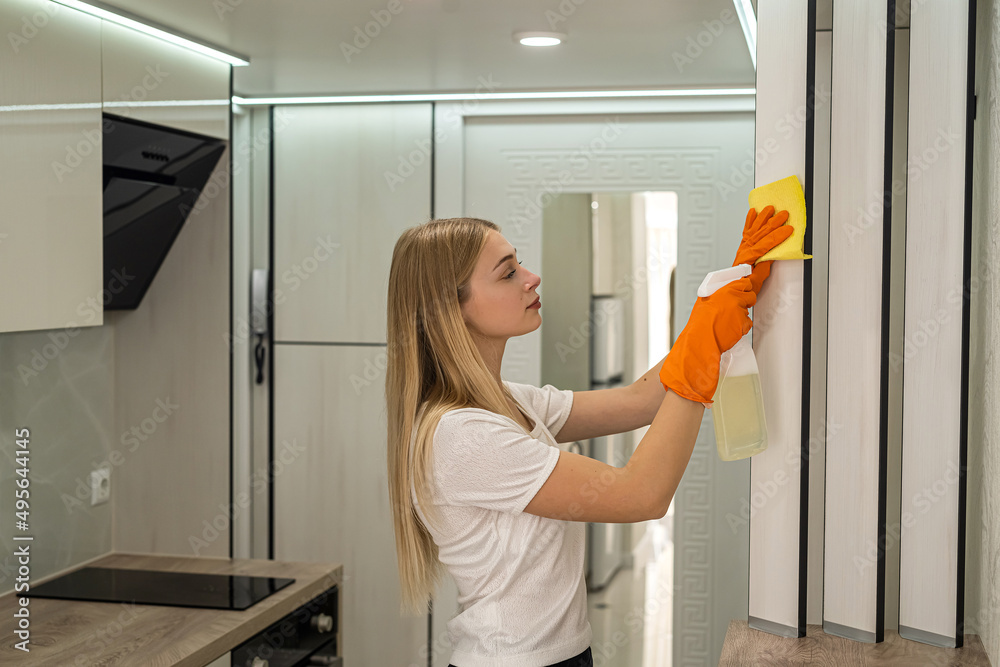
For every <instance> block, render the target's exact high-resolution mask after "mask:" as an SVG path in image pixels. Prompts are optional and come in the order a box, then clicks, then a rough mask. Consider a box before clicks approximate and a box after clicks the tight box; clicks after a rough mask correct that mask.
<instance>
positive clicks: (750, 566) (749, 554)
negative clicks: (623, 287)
mask: <svg viewBox="0 0 1000 667" xmlns="http://www.w3.org/2000/svg"><path fill="white" fill-rule="evenodd" d="M757 17H758V18H759V17H760V10H759V9H758V10H757ZM757 28H758V30H757V34H758V36H759V35H760V23H759V22H758V24H757ZM757 55H758V54H757V53H756V52H755V53H754V62H756V61H757ZM758 69H759V67H758V66H757V65H755V66H754V69H753V89H754V91H759V90H760V81H759V80H758V77H757V72H758ZM753 150H754V155H756V153H757V92H754V96H753ZM750 185H751V186H752V187H757V160H756V158H755V159H754V161H753V177H752V178H751V179H750ZM679 212H680V211H678V213H679ZM748 213H749V211H748ZM680 235H681V232H680V227H678V230H677V247H678V248H679V247H680V243H681V238H680ZM591 252H593V249H591ZM679 261H680V257H679V256H678V262H679ZM772 266H773V264H772ZM756 316H757V312H756V311H754V313H753V317H756ZM673 318H674V314H673V312H671V313H670V319H671V320H673ZM750 333H751V335H750V347H751V348H752V347H753V329H751V330H750ZM669 342H670V347H673V342H674V341H669ZM752 488H753V457H752V456H751V457H750V474H749V475H748V476H747V485H746V495H745V496H744V497H745V498H750V497H751V491H750V490H751V489H752ZM589 535H590V531H589V530H588V531H587V539H588V540H589ZM752 540H753V513H752V512H751V513H750V514H749V515H748V516H747V625H749V624H750V620H751V619H750V573H751V572H753V563H751V561H750V559H751V558H752V557H753V549H751V548H750V543H751V541H752Z"/></svg>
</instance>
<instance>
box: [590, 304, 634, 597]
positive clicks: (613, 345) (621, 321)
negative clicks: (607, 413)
mask: <svg viewBox="0 0 1000 667" xmlns="http://www.w3.org/2000/svg"><path fill="white" fill-rule="evenodd" d="M624 311H625V301H624V299H622V298H620V297H615V296H605V295H593V296H592V297H591V308H590V316H591V320H590V322H591V335H590V388H591V389H610V388H613V387H621V386H622V385H623V381H624V374H625V326H624V325H625V313H624ZM626 436H627V434H624V433H616V434H612V435H607V436H603V437H600V438H592V439H590V440H588V441H587V447H588V450H589V451H588V452H587V456H589V457H591V458H594V459H598V460H600V461H603V462H605V463H607V464H608V465H611V466H615V467H618V468H620V467H622V466H624V465H625V463H626V462H627V461H628V457H629V454H630V452H629V451H628V441H627V437H626ZM626 528H627V524H621V523H588V524H587V558H586V562H587V589H588V590H589V591H591V592H595V591H599V590H601V589H603V588H604V587H606V586H607V585H608V584H609V583H610V582H611V580H612V579H613V578H614V576H615V574H616V573H617V572H618V570H620V569H621V568H622V567H623V566H624V565H625V564H626V562H627V553H628V545H627V544H626Z"/></svg>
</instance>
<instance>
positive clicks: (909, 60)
mask: <svg viewBox="0 0 1000 667" xmlns="http://www.w3.org/2000/svg"><path fill="white" fill-rule="evenodd" d="M908 20H909V23H910V25H911V26H912V25H913V13H912V11H911V12H910V14H909V17H908ZM906 30H909V27H907V28H906ZM912 65H913V40H912V39H910V35H909V34H908V35H907V48H906V79H907V81H906V140H905V142H904V148H903V150H904V151H905V153H906V157H907V160H909V157H910V78H911V72H912V71H913V67H912ZM902 178H903V184H904V187H903V196H904V197H905V199H904V200H903V201H904V202H905V206H904V209H903V258H902V262H903V306H902V309H901V311H902V312H901V313H900V317H901V318H902V331H903V335H904V338H905V334H906V232H907V226H908V220H907V218H908V216H909V206H910V204H909V198H910V191H909V187H910V183H909V177H908V175H907V173H906V170H905V169H904V173H903V176H902ZM899 387H900V397H899V400H900V402H901V403H903V402H905V400H906V364H905V363H904V364H903V365H902V367H901V368H900V369H899ZM899 412H900V418H901V419H900V425H899V511H900V523H899V528H900V534H899V537H898V538H896V539H897V543H898V544H899V554H900V562H899V565H898V566H897V567H896V579H897V581H896V595H897V597H900V595H899V594H900V592H901V591H902V590H903V567H902V554H903V540H902V529H903V523H902V518H903V514H902V512H903V459H904V458H905V457H906V447H905V446H904V443H905V442H906V411H905V410H904V409H903V407H902V406H900V410H899ZM900 611H901V610H900V605H899V602H898V601H897V603H896V630H897V632H898V631H899V616H900Z"/></svg>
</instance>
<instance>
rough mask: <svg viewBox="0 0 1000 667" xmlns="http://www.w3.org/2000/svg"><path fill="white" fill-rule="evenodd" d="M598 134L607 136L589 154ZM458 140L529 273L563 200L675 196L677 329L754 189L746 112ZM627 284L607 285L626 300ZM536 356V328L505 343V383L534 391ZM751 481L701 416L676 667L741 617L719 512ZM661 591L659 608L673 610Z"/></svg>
mask: <svg viewBox="0 0 1000 667" xmlns="http://www.w3.org/2000/svg"><path fill="white" fill-rule="evenodd" d="M609 123H610V125H609ZM609 127H612V128H617V129H615V130H613V131H611V132H608V128H609ZM602 132H604V133H605V135H604V136H605V137H608V136H611V137H612V138H611V139H610V140H608V141H606V142H604V143H603V144H602V143H601V142H597V143H596V147H591V144H590V142H591V141H596V140H597V139H598V138H600V137H601V136H602ZM465 141H466V145H465V146H466V149H465V179H466V189H465V211H464V213H465V214H466V215H475V216H479V217H484V218H487V219H491V220H494V221H495V222H497V223H498V224H499V225H500V226H501V227H502V233H503V234H504V237H505V238H506V239H507V240H508V241H510V242H511V244H512V245H514V246H515V247H516V248H517V249H518V257H519V258H521V259H523V261H524V265H525V266H528V267H529V268H532V270H535V269H536V268H537V267H538V266H540V263H541V247H540V245H541V238H542V234H541V221H542V212H541V209H542V208H544V206H545V205H546V204H547V203H548V202H550V201H551V198H552V196H553V195H556V194H559V193H562V192H614V191H618V192H621V191H642V190H673V191H676V192H677V193H678V236H679V238H678V249H679V251H678V267H677V295H676V299H677V304H676V311H675V314H674V315H675V330H678V331H679V330H680V329H681V328H683V326H684V324H685V323H686V322H687V318H688V315H689V314H690V312H691V307H692V306H693V305H694V300H695V293H696V291H697V288H698V285H699V284H700V283H701V281H702V279H703V278H704V277H705V274H706V273H707V272H709V271H712V270H715V269H718V268H724V267H728V266H730V265H731V264H732V261H733V260H732V258H733V255H734V254H735V252H736V247H737V246H738V245H739V240H740V236H741V233H742V228H743V222H744V218H745V217H746V201H747V199H746V197H747V193H748V192H749V190H750V187H751V185H750V180H751V179H750V178H749V177H748V176H747V175H746V173H745V172H750V173H752V168H753V115H752V114H704V115H700V116H697V117H696V116H693V115H688V116H685V115H680V114H675V115H672V116H669V117H665V116H653V115H641V114H637V115H634V116H622V117H620V118H617V119H605V118H603V117H601V118H579V117H578V118H575V119H570V118H567V117H565V116H562V117H558V116H555V117H546V118H545V119H540V118H520V119H501V118H484V119H469V120H468V121H467V126H466V135H465ZM483 156H492V157H489V158H484V157H483ZM741 170H742V171H741ZM587 259H588V260H589V258H587ZM631 278H632V279H640V280H641V279H643V278H642V277H641V276H632V277H631ZM627 279H628V277H626V276H622V277H620V280H616V281H615V282H620V284H621V285H622V289H623V291H626V292H627V291H628V287H627V284H626V282H625V281H627ZM544 290H545V276H544V275H543V276H542V286H541V288H540V290H539V291H540V292H541V293H542V294H543V295H544ZM616 293H618V290H617V289H616ZM542 317H543V318H544V312H543V314H542ZM540 357H541V336H540V335H539V332H538V331H534V332H532V333H530V334H528V335H525V336H519V337H517V338H512V339H510V340H509V341H508V343H507V348H506V352H505V355H504V367H503V375H504V377H505V378H507V379H510V380H514V381H516V382H527V383H532V384H537V383H538V382H539V375H540V369H541V364H540ZM644 371H645V369H643V370H642V371H638V370H637V371H636V372H637V373H639V374H641V373H642V372H644ZM749 478H750V476H749V465H748V462H747V461H742V462H739V461H737V462H730V463H724V462H722V461H720V460H719V458H718V454H717V453H716V450H715V439H714V431H713V427H712V420H711V418H710V414H709V413H708V412H707V411H706V419H705V421H704V422H703V424H702V428H701V431H700V432H699V436H698V440H697V443H696V445H695V449H694V452H693V454H692V456H691V460H690V462H689V464H688V467H687V469H686V471H685V473H684V477H683V479H682V481H681V484H680V487H679V488H678V490H677V494H676V497H675V516H674V543H675V554H674V590H673V591H672V597H673V618H674V628H673V630H674V636H673V654H674V662H673V664H674V665H676V666H677V667H681V666H685V665H698V666H699V667H700V666H702V665H709V664H716V663H717V662H718V660H719V656H720V652H721V646H722V641H723V639H724V637H725V632H726V628H727V627H728V624H729V621H730V620H731V619H733V618H746V615H747V587H748V580H747V575H748V573H747V568H748V560H747V559H748V553H747V542H746V540H747V536H746V533H745V532H740V533H738V534H733V532H732V531H731V530H730V529H729V526H728V525H727V523H726V521H725V516H726V515H727V513H733V514H738V512H739V511H740V504H739V503H740V498H741V497H742V496H745V495H746V494H747V493H748V490H749V488H748V487H749ZM669 595H670V594H666V595H658V596H657V597H658V598H659V599H658V601H657V602H658V603H669V602H668V598H669ZM638 611H639V612H641V607H640V608H639V609H638ZM622 630H623V632H625V634H626V635H628V634H629V628H628V627H623V628H622ZM632 639H634V640H638V636H636V637H632Z"/></svg>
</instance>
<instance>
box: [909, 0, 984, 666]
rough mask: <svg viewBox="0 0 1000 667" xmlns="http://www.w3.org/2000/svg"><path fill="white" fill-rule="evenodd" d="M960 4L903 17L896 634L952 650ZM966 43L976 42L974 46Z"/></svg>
mask: <svg viewBox="0 0 1000 667" xmlns="http://www.w3.org/2000/svg"><path fill="white" fill-rule="evenodd" d="M973 13H974V11H972V10H970V2H969V1H968V0H964V1H960V2H952V1H945V0H928V1H926V2H921V3H914V4H913V6H912V13H911V15H910V47H911V48H910V95H909V128H908V129H909V132H908V142H907V152H908V159H907V164H908V166H909V168H908V169H907V211H906V297H905V316H904V325H903V334H904V335H903V352H902V357H901V358H896V359H893V360H892V363H894V364H895V365H898V364H902V366H903V458H902V467H903V470H902V494H901V498H902V504H901V523H902V526H903V530H902V534H901V537H900V591H899V634H900V635H901V636H903V637H906V638H907V639H914V640H917V641H922V642H926V643H929V644H935V645H938V646H947V647H954V646H961V645H962V641H963V632H962V625H963V620H964V611H965V610H964V608H963V607H964V592H965V492H966V488H965V464H966V450H967V442H966V433H967V431H966V424H967V411H968V407H967V406H968V372H969V368H968V322H969V303H968V299H967V298H963V290H962V286H963V285H964V284H965V281H966V280H968V278H969V268H970V267H969V255H970V243H971V227H970V226H971V217H970V214H971V207H970V198H971V194H972V193H971V189H970V187H969V177H970V173H971V172H970V169H969V166H970V164H971V163H970V160H969V157H970V156H969V154H968V152H967V143H966V142H967V139H968V137H969V135H970V133H971V131H972V128H971V123H968V122H967V121H968V120H969V116H968V113H969V108H970V104H971V100H970V98H971V96H972V93H973V91H972V89H971V86H970V79H969V67H970V63H971V60H970V55H969V54H970V53H972V52H973V51H974V50H973V49H971V48H970V27H972V29H973V30H974V25H975V24H974V17H971V16H970V14H973ZM973 41H974V40H973Z"/></svg>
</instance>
